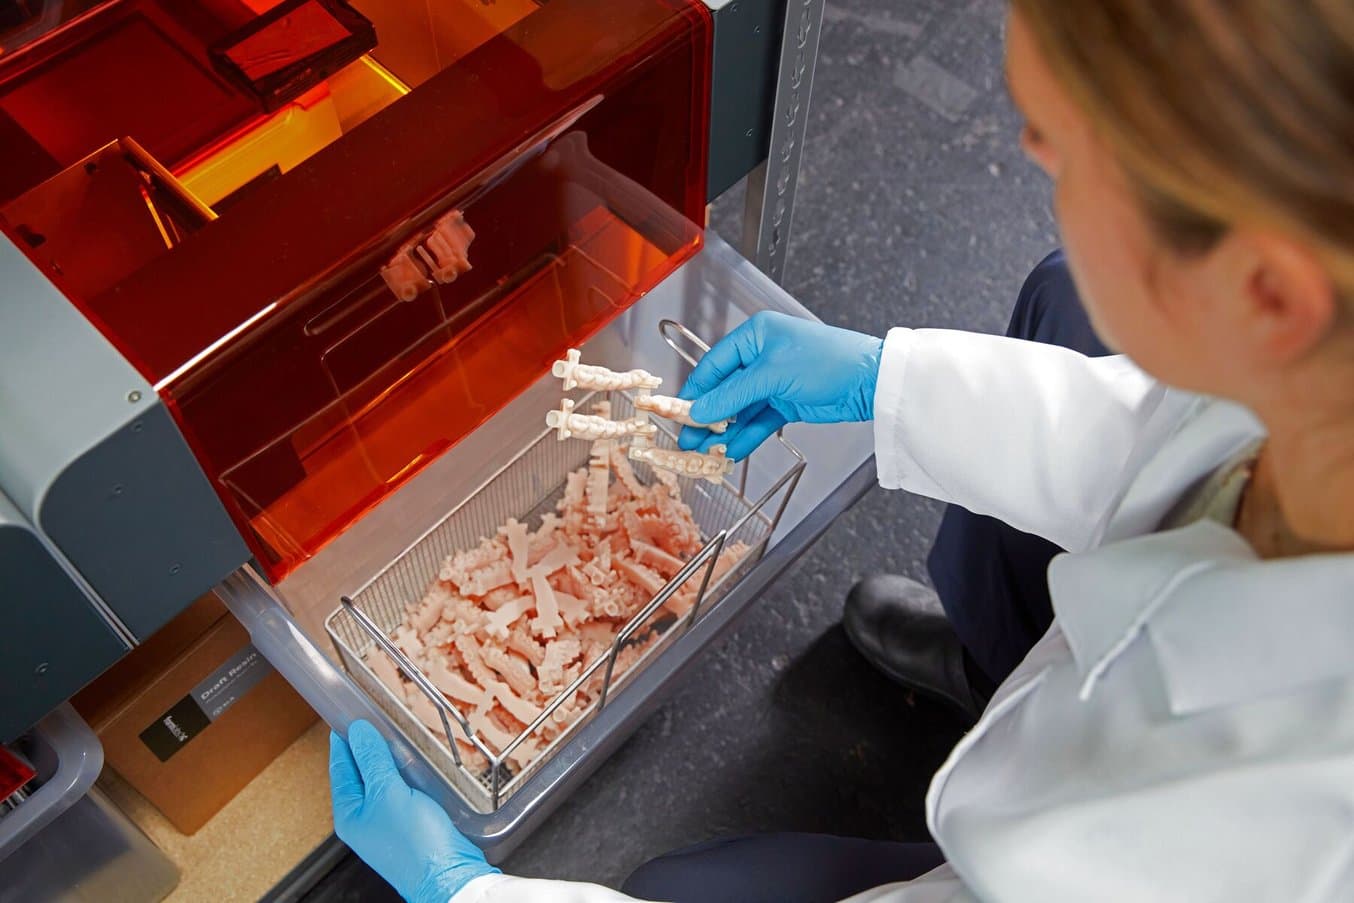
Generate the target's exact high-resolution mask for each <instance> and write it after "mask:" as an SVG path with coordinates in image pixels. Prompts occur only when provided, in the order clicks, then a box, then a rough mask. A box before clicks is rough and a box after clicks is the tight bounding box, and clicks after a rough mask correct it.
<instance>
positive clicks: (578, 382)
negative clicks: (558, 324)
mask: <svg viewBox="0 0 1354 903" xmlns="http://www.w3.org/2000/svg"><path fill="white" fill-rule="evenodd" d="M550 372H551V373H553V374H554V375H555V376H557V377H559V378H560V379H562V380H564V389H565V391H568V390H569V389H575V388H578V387H580V386H581V387H582V388H584V389H596V390H599V391H603V392H612V391H615V390H617V389H657V388H658V387H659V386H661V385H663V380H661V379H659V378H658V377H657V376H654V375H653V374H652V373H650V372H649V371H648V370H629V371H626V372H624V373H622V372H619V371H616V370H608V369H607V368H606V367H596V366H593V365H592V364H581V363H579V351H578V349H577V348H570V349H569V352H568V353H567V354H566V355H565V356H564V359H563V360H558V361H555V365H554V366H553V367H551V368H550Z"/></svg>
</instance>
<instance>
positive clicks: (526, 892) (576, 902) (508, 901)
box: [449, 875, 635, 903]
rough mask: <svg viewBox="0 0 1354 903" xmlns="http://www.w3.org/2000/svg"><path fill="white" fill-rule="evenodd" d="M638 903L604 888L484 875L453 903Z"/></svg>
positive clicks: (458, 894)
mask: <svg viewBox="0 0 1354 903" xmlns="http://www.w3.org/2000/svg"><path fill="white" fill-rule="evenodd" d="M634 900H635V898H634V897H627V896H626V895H625V894H623V893H621V892H620V891H616V890H612V889H611V888H609V887H602V886H601V885H600V884H584V883H582V882H578V881H550V880H547V879H544V878H518V877H516V876H515V875H483V876H481V877H479V878H476V879H475V880H473V881H471V882H470V883H469V884H467V885H466V886H465V887H463V888H461V889H460V890H459V891H458V892H457V893H456V895H455V896H453V897H452V898H451V900H450V901H449V903H633V901H634Z"/></svg>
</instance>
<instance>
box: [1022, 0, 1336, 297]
mask: <svg viewBox="0 0 1354 903" xmlns="http://www.w3.org/2000/svg"><path fill="white" fill-rule="evenodd" d="M1012 2H1013V5H1014V7H1015V9H1016V10H1017V11H1018V12H1019V14H1020V16H1021V18H1022V19H1023V21H1024V22H1025V24H1026V25H1027V26H1028V27H1029V28H1030V30H1031V32H1032V34H1033V35H1034V39H1035V42H1036V44H1037V46H1038V47H1039V49H1040V51H1041V52H1042V53H1043V55H1044V58H1045V60H1046V62H1047V63H1048V64H1049V65H1050V67H1051V68H1052V70H1053V72H1054V74H1055V75H1056V76H1057V78H1058V80H1059V81H1060V82H1061V83H1062V85H1063V87H1064V88H1065V89H1066V90H1068V91H1069V92H1071V94H1072V95H1073V97H1074V99H1075V100H1076V101H1077V102H1078V103H1079V104H1080V106H1081V107H1082V109H1083V110H1084V111H1085V112H1086V113H1087V114H1088V115H1090V116H1091V118H1092V120H1093V121H1094V123H1095V125H1096V127H1097V128H1098V129H1099V131H1100V133H1101V134H1102V135H1103V136H1105V138H1106V139H1107V140H1108V142H1109V143H1110V145H1111V147H1112V148H1113V149H1114V151H1115V153H1116V155H1117V156H1118V158H1119V159H1120V161H1121V163H1122V164H1123V166H1124V168H1125V170H1126V171H1127V173H1128V175H1129V177H1130V179H1131V180H1132V181H1133V182H1134V183H1135V186H1136V188H1137V190H1138V192H1139V194H1140V196H1141V198H1142V201H1143V203H1144V206H1145V209H1146V211H1147V213H1148V215H1149V217H1150V218H1151V220H1152V222H1153V223H1154V224H1155V225H1156V227H1157V230H1158V232H1159V233H1160V234H1161V235H1162V236H1163V237H1164V238H1165V239H1166V241H1167V242H1169V243H1170V244H1171V245H1173V246H1175V247H1176V248H1178V249H1180V250H1182V251H1186V252H1188V251H1197V250H1205V249H1207V248H1208V247H1210V246H1211V245H1212V244H1213V243H1214V242H1215V241H1216V240H1217V239H1218V238H1219V237H1220V236H1222V235H1223V234H1225V232H1226V231H1227V229H1228V228H1229V227H1231V226H1233V225H1237V224H1242V223H1245V224H1251V225H1260V226H1265V227H1271V228H1276V229H1278V230H1280V231H1282V232H1283V233H1285V234H1288V235H1290V236H1293V237H1296V238H1298V239H1299V240H1302V241H1304V242H1305V243H1306V244H1308V245H1309V246H1310V247H1311V248H1312V250H1313V251H1314V252H1315V253H1316V254H1317V255H1318V256H1319V257H1320V259H1321V260H1322V262H1323V264H1324V265H1325V266H1326V267H1327V269H1328V272H1329V274H1330V276H1331V278H1332V279H1333V280H1334V282H1335V284H1336V287H1337V291H1339V293H1340V294H1341V295H1343V296H1344V297H1345V298H1346V299H1351V298H1354V3H1351V2H1350V0H1074V2H1069V0H1012Z"/></svg>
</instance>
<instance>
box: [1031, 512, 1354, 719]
mask: <svg viewBox="0 0 1354 903" xmlns="http://www.w3.org/2000/svg"><path fill="white" fill-rule="evenodd" d="M1049 589H1050V593H1051V595H1052V599H1053V610H1054V612H1055V614H1056V615H1057V618H1058V623H1059V625H1060V626H1061V628H1062V631H1063V634H1064V636H1065V637H1066V639H1067V642H1068V645H1069V646H1070V647H1071V649H1072V654H1073V657H1074V658H1075V660H1076V664H1077V668H1078V670H1079V671H1080V673H1081V677H1082V698H1083V699H1084V698H1087V697H1089V696H1090V695H1091V694H1092V693H1093V692H1094V690H1095V686H1096V684H1097V682H1098V681H1099V679H1100V678H1101V677H1102V676H1103V675H1104V674H1105V672H1106V671H1107V670H1108V669H1109V668H1110V667H1111V666H1112V665H1113V663H1114V661H1115V659H1117V658H1118V657H1119V655H1120V654H1122V653H1123V652H1124V651H1125V650H1126V649H1128V648H1129V646H1130V645H1132V643H1133V642H1134V640H1135V639H1137V637H1138V636H1139V635H1140V634H1141V633H1142V632H1143V631H1146V633H1147V636H1148V638H1149V640H1150V641H1151V643H1152V647H1153V650H1154V652H1155V653H1156V658H1157V662H1158V666H1159V667H1160V669H1161V674H1162V677H1163V680H1164V682H1165V685H1166V690H1167V693H1168V695H1169V697H1170V705H1171V710H1172V712H1174V713H1176V714H1188V713H1191V712H1197V711H1203V710H1205V709H1209V708H1213V707H1216V706H1225V705H1229V704H1233V703H1237V702H1241V701H1244V700H1251V699H1256V698H1259V697H1263V696H1268V695H1271V694H1277V693H1282V692H1284V691H1287V690H1292V689H1295V688H1297V687H1299V686H1302V685H1304V684H1308V683H1312V682H1315V681H1322V680H1330V679H1334V678H1341V677H1350V676H1354V554H1329V555H1309V556H1303V557H1299V558H1286V559H1279V560H1271V561H1262V560H1260V559H1258V558H1257V557H1256V555H1255V553H1254V552H1253V551H1252V550H1251V548H1250V546H1249V545H1248V544H1247V543H1246V541H1245V540H1244V539H1242V538H1241V537H1240V536H1239V535H1238V534H1237V533H1235V532H1234V531H1232V530H1230V529H1228V528H1226V527H1224V526H1222V525H1220V524H1218V523H1215V522H1213V521H1199V522H1197V523H1195V524H1191V525H1189V526H1187V527H1182V528H1180V529H1176V530H1168V531H1165V532H1161V533H1153V534H1149V535H1146V536H1141V537H1137V538H1134V539H1129V540H1124V541H1120V542H1114V543H1110V544H1108V545H1105V546H1101V547H1100V548H1098V549H1093V550H1091V551H1089V552H1082V553H1078V554H1067V555H1060V556H1058V557H1057V558H1056V559H1054V561H1053V563H1052V565H1050V567H1049Z"/></svg>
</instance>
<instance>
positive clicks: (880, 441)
mask: <svg viewBox="0 0 1354 903" xmlns="http://www.w3.org/2000/svg"><path fill="white" fill-rule="evenodd" d="M915 340H916V332H915V330H911V329H906V328H903V327H896V328H894V329H890V330H889V332H888V335H887V336H885V337H884V350H883V353H882V354H881V355H880V358H879V379H878V381H877V382H876V383H875V389H874V456H875V465H876V467H877V468H878V471H879V485H880V486H883V487H884V488H885V489H902V488H903V487H904V485H905V476H906V473H907V470H908V462H909V459H908V456H907V454H906V452H905V451H904V448H905V447H906V444H905V441H904V439H905V436H906V433H905V427H906V425H905V424H904V423H903V415H904V407H903V392H904V391H905V387H904V379H903V376H904V370H905V368H906V367H907V358H908V354H909V352H910V351H911V349H912V346H913V343H914V342H915Z"/></svg>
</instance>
